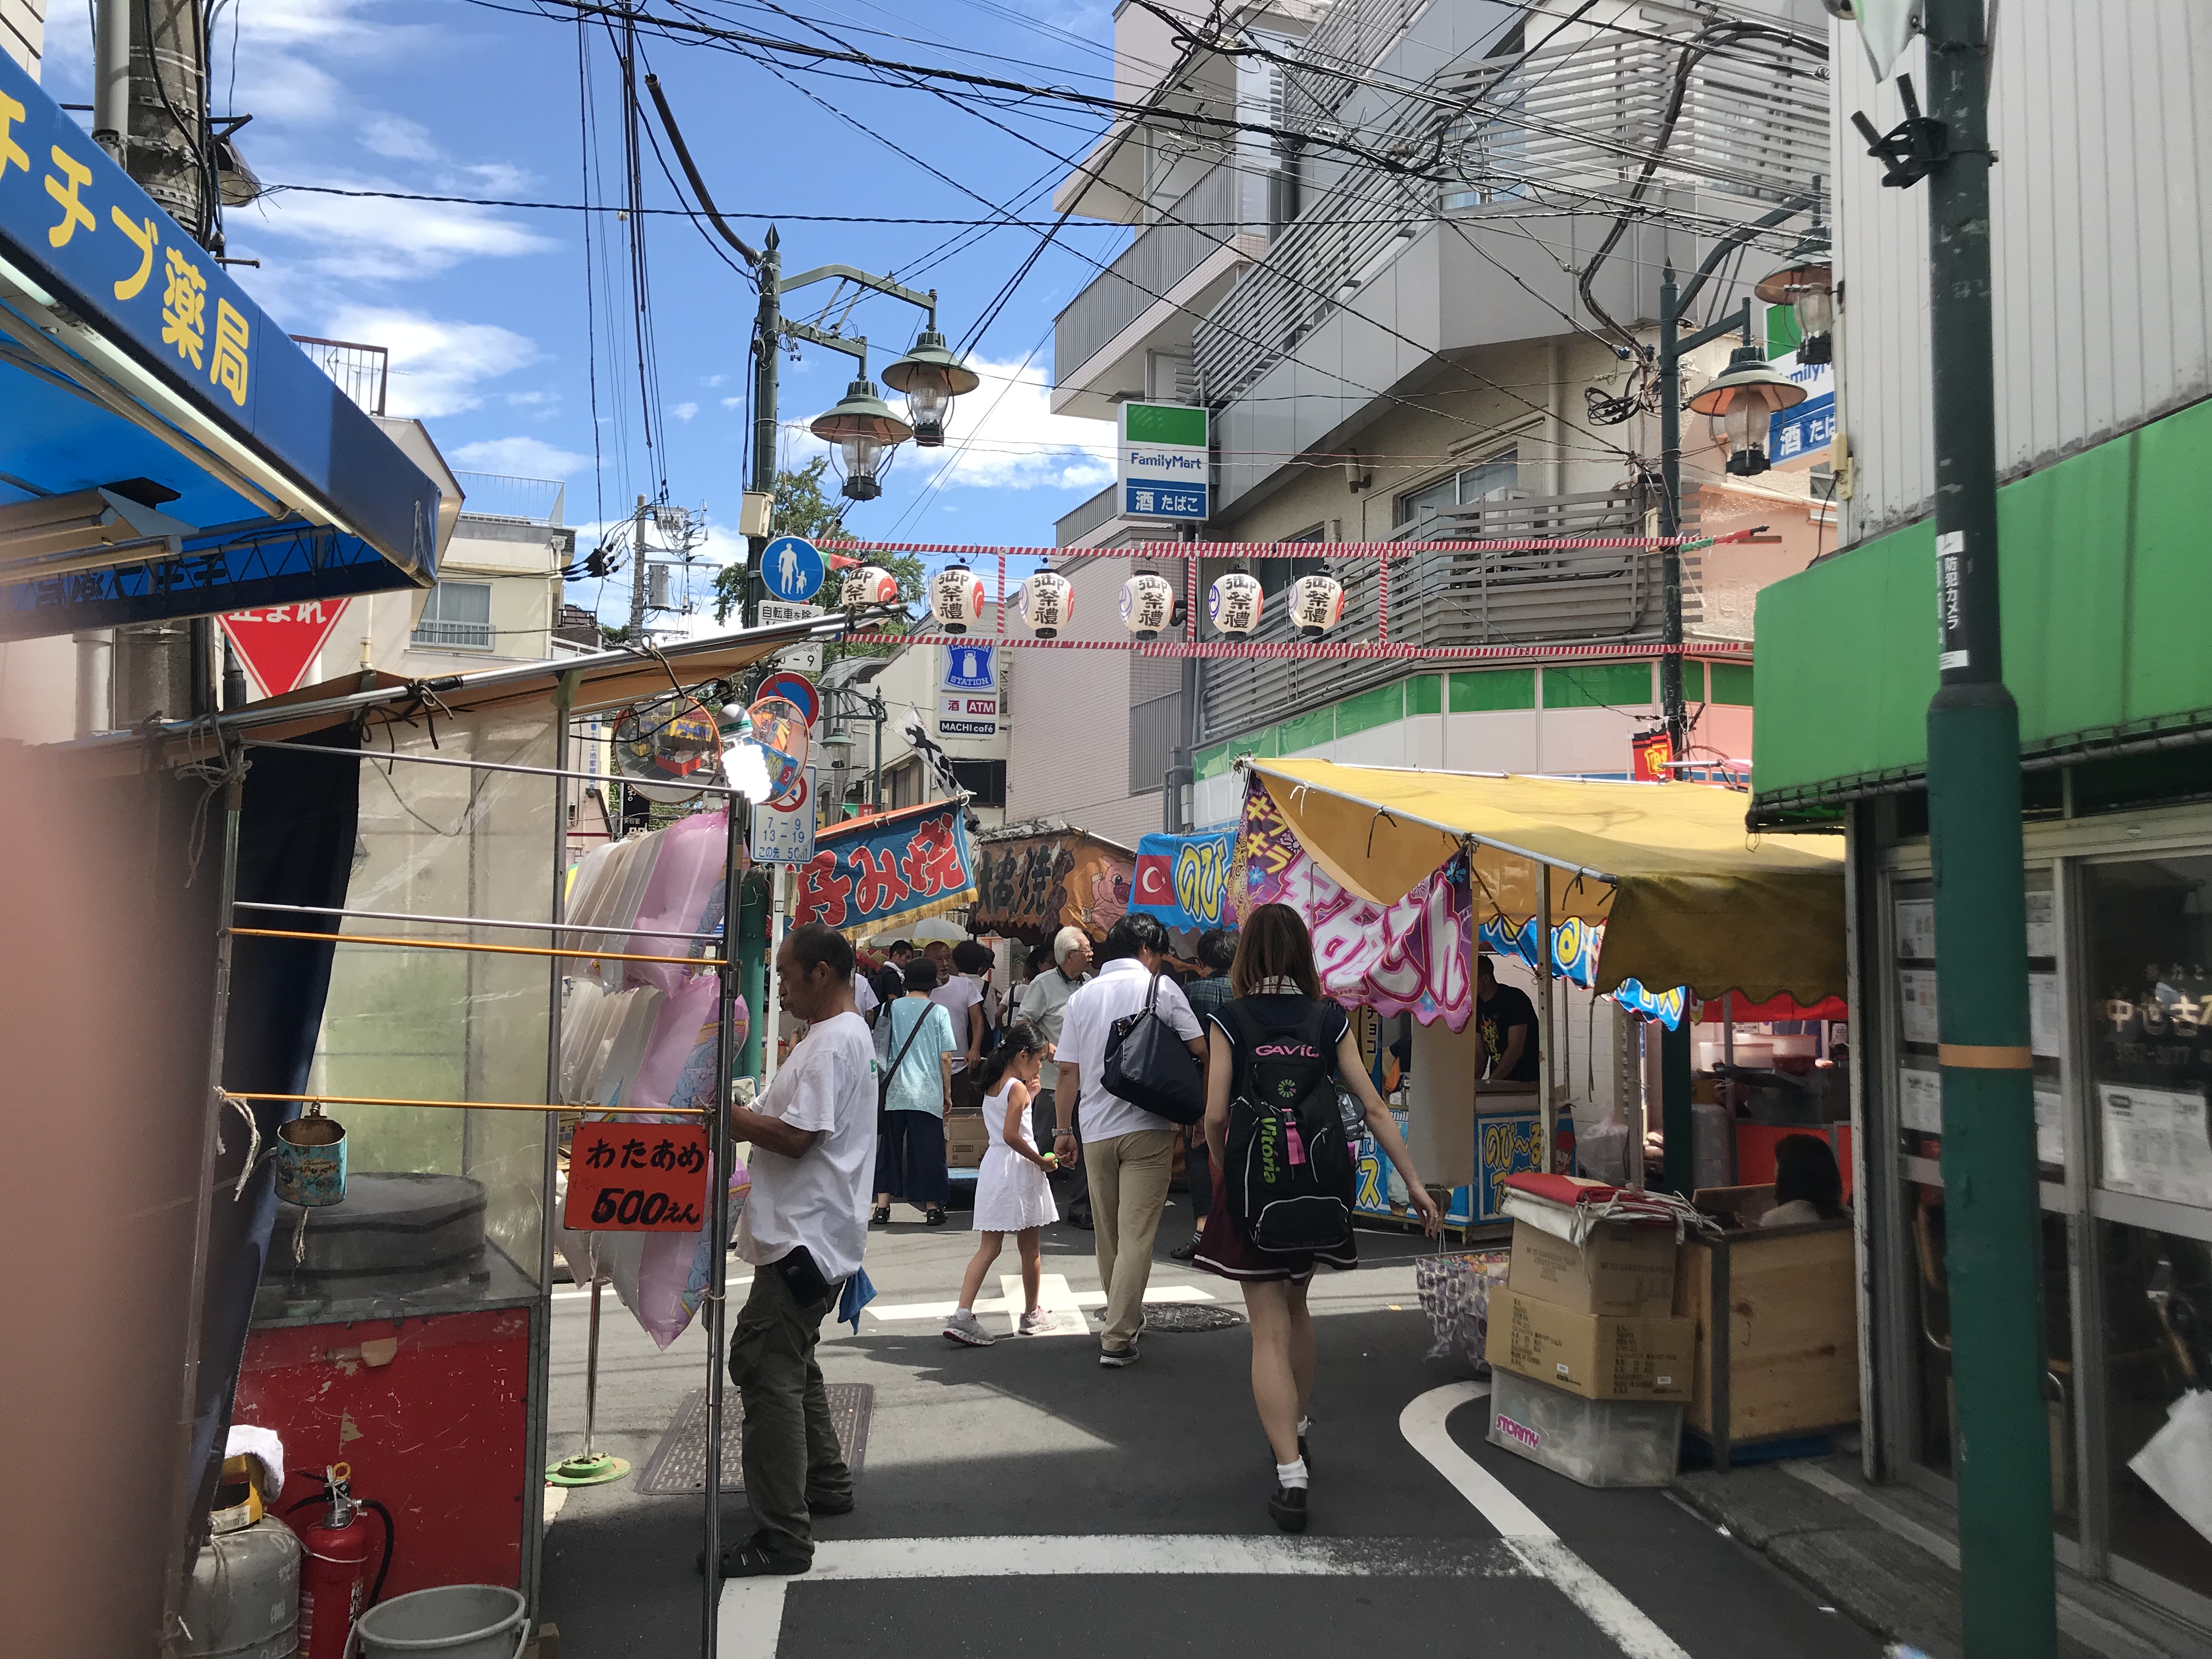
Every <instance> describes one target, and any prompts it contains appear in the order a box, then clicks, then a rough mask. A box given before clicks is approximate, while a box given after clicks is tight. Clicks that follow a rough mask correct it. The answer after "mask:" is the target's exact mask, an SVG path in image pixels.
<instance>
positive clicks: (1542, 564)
mask: <svg viewBox="0 0 2212 1659" xmlns="http://www.w3.org/2000/svg"><path fill="white" fill-rule="evenodd" d="M1650 505H1651V503H1650V501H1649V500H1648V499H1647V498H1646V497H1645V495H1644V492H1642V491H1641V490H1639V489H1634V488H1632V487H1630V488H1624V489H1618V490H1613V491H1610V492H1607V493H1604V494H1597V495H1539V496H1528V497H1524V498H1522V499H1518V500H1500V501H1478V502H1474V503H1471V504H1469V505H1468V506H1464V507H1449V508H1446V509H1444V510H1443V511H1442V512H1440V513H1434V514H1431V515H1425V516H1424V517H1422V518H1421V519H1419V520H1415V521H1414V522H1413V523H1412V524H1408V525H1406V526H1401V528H1400V530H1399V531H1398V532H1397V533H1396V534H1395V536H1394V537H1393V538H1391V539H1393V540H1396V541H1420V542H1428V541H1475V540H1527V539H1530V538H1537V537H1547V538H1560V539H1577V538H1599V537H1616V536H1640V535H1643V534H1644V533H1646V532H1645V530H1644V525H1645V519H1646V513H1647V509H1648V508H1649V507H1650ZM1683 513H1684V518H1685V520H1686V522H1687V527H1688V531H1689V533H1692V534H1694V533H1695V522H1696V507H1695V502H1694V497H1692V498H1691V499H1688V500H1686V501H1685V502H1684V507H1683ZM1662 563H1663V560H1662V555H1661V554H1660V553H1659V552H1658V551H1657V550H1654V549H1648V548H1567V547H1562V548H1558V549H1549V548H1537V549H1534V550H1525V551H1523V550H1516V551H1511V552H1499V551H1490V550H1476V551H1468V552H1449V551H1445V550H1441V549H1425V550H1421V551H1419V552H1417V553H1414V554H1412V555H1410V556H1407V557H1406V558H1403V559H1396V560H1393V561H1392V562H1391V565H1390V640H1391V642H1392V643H1393V644H1402V645H1411V646H1419V647H1426V648H1430V649H1436V650H1442V649H1446V648H1449V647H1463V646H1504V647H1515V646H1523V647H1527V648H1528V651H1529V652H1530V653H1532V654H1534V653H1540V652H1541V651H1542V650H1543V649H1544V648H1545V647H1547V646H1556V645H1566V644H1573V645H1607V644H1613V643H1616V642H1617V643H1619V644H1620V645H1621V646H1622V647H1624V648H1626V649H1629V650H1633V649H1634V648H1635V647H1638V646H1639V645H1640V646H1644V647H1649V646H1650V645H1652V644H1655V643H1656V642H1657V641H1659V639H1660V638H1661V637H1662V603H1663V586H1662V583H1663V571H1662ZM1698 563H1699V562H1698V558H1697V556H1696V555H1694V554H1691V555H1687V556H1685V557H1684V559H1683V562H1682V564H1683V569H1682V616H1683V622H1684V624H1685V626H1686V627H1694V626H1695V625H1696V624H1697V623H1698V622H1699V620H1700V618H1701V617H1702V614H1703V607H1702V605H1701V601H1700V597H1699V588H1698ZM1376 564H1377V561H1376V560H1373V559H1344V560H1339V561H1335V562H1332V563H1331V565H1330V567H1329V568H1330V569H1331V571H1332V573H1333V574H1334V575H1335V577H1336V579H1337V580H1339V581H1340V582H1342V583H1343V584H1344V588H1345V599H1344V615H1345V622H1344V624H1343V626H1342V627H1341V629H1340V630H1339V632H1340V636H1341V637H1343V638H1345V639H1346V640H1360V639H1366V640H1372V639H1373V638H1374V637H1375V632H1376V630H1375V619H1376V610H1377V592H1376V587H1377V581H1376ZM1289 612H1290V607H1289V605H1288V604H1287V603H1285V599H1283V598H1281V597H1278V598H1276V599H1271V600H1270V601H1269V603H1268V605H1267V610H1266V611H1265V612H1264V613H1263V615H1262V617H1261V625H1260V627H1259V628H1258V629H1255V631H1254V633H1253V635H1252V637H1253V638H1254V639H1256V640H1270V641H1285V640H1288V639H1289V638H1290V637H1291V625H1290V615H1289ZM1418 668H1419V661H1418V659H1415V660H1408V659H1405V658H1381V659H1374V660H1370V661H1365V662H1363V661H1359V660H1358V659H1352V660H1343V659H1331V660H1325V661H1299V660H1294V659H1261V658H1249V657H1237V658H1208V659H1204V660H1203V661H1201V663H1200V668H1199V686H1200V693H1199V695H1200V726H1201V737H1200V741H1202V742H1207V743H1211V742H1215V741H1218V739H1220V738H1225V737H1232V736H1235V735H1236V734H1237V733H1238V732H1249V731H1252V730H1255V729H1256V728H1257V727H1260V726H1265V725H1267V724H1268V723H1270V722H1271V721H1274V720H1281V719H1283V718H1284V717H1285V715H1288V714H1297V713H1299V712H1301V711H1303V710H1304V709H1306V708H1313V707H1316V706H1318V705H1319V704H1322V703H1324V702H1332V701H1334V699H1336V698H1339V697H1342V696H1346V695H1347V694H1349V693H1351V692H1354V691H1362V690H1367V689H1368V688H1369V687H1370V686H1376V685H1383V684H1388V683H1389V682H1390V681H1392V680H1395V679H1401V678H1404V677H1405V676H1406V675H1407V673H1409V672H1412V671H1415V670H1417V669H1418Z"/></svg>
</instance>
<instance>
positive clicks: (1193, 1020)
mask: <svg viewBox="0 0 2212 1659" xmlns="http://www.w3.org/2000/svg"><path fill="white" fill-rule="evenodd" d="M1167 955H1168V930H1167V929H1166V928H1165V927H1163V926H1161V924H1160V921H1159V919H1158V917H1157V916H1151V915H1144V914H1142V913H1141V912H1136V911H1132V912H1130V913H1129V914H1127V915H1124V916H1123V917H1122V918H1121V920H1120V921H1117V922H1115V924H1114V926H1113V927H1112V929H1111V930H1110V931H1109V932H1108V933H1107V935H1106V942H1105V943H1104V944H1103V945H1100V946H1099V948H1098V960H1099V967H1098V977H1097V978H1096V979H1094V980H1092V981H1091V982H1090V983H1089V984H1087V985H1085V986H1084V987H1081V988H1080V989H1079V990H1078V991H1077V992H1076V993H1075V994H1073V996H1071V997H1069V998H1068V1000H1067V1015H1066V1020H1065V1021H1064V1023H1063V1024H1062V1025H1061V1027H1060V1048H1059V1053H1058V1055H1057V1060H1058V1062H1059V1066H1060V1083H1059V1087H1058V1088H1057V1089H1056V1090H1055V1091H1054V1096H1053V1103H1054V1114H1055V1118H1056V1122H1055V1126H1054V1127H1055V1136H1054V1142H1053V1150H1054V1152H1057V1153H1058V1154H1059V1155H1060V1162H1061V1163H1062V1164H1073V1163H1076V1162H1077V1161H1078V1159H1080V1166H1081V1168H1082V1169H1083V1170H1084V1171H1085V1178H1086V1180H1087V1181H1088V1182H1089V1185H1090V1192H1091V1237H1092V1238H1093V1239H1094V1241H1095V1243H1096V1249H1097V1256H1098V1280H1099V1283H1100V1285H1103V1287H1104V1289H1105V1291H1106V1328H1105V1330H1104V1332H1103V1333H1102V1334H1101V1336H1100V1339H1099V1348H1098V1363H1099V1364H1102V1365H1105V1366H1109V1367H1112V1366H1121V1365H1128V1364H1134V1363H1135V1361H1136V1358H1137V1333H1138V1330H1139V1328H1140V1327H1141V1326H1142V1324H1143V1322H1144V1314H1145V1287H1146V1285H1148V1284H1149V1283H1150V1282H1151V1280H1152V1240H1153V1238H1154V1237H1155V1236H1156V1235H1157V1234H1158V1231H1159V1227H1160V1213H1161V1212H1162V1211H1163V1210H1164V1209H1165V1208H1166V1207H1167V1200H1168V1178H1169V1175H1170V1170H1171V1169H1172V1167H1173V1164H1174V1160H1175V1143H1176V1136H1177V1135H1178V1133H1180V1131H1179V1129H1178V1127H1177V1125H1178V1123H1181V1122H1193V1121H1196V1120H1197V1118H1198V1116H1199V1115H1201V1114H1202V1113H1203V1112H1204V1110H1205V1069H1204V1062H1205V1056H1206V1045H1205V1042H1204V1041H1203V1039H1202V1037H1201V1035H1200V1028H1199V1024H1198V1018H1197V1016H1195V1015H1194V1014H1193V1013H1192V1012H1191V1011H1190V1004H1189V1002H1188V1000H1186V999H1185V998H1184V996H1183V994H1182V987H1180V986H1178V985H1176V982H1175V981H1173V980H1172V979H1170V978H1168V977H1167V976H1166V975H1163V974H1161V972H1160V968H1161V965H1162V964H1163V963H1164V962H1165V961H1166V960H1167ZM1117 1027H1119V1028H1120V1029H1119V1030H1117V1029H1116V1028H1117ZM1186 1054H1188V1069H1187V1071H1185V1070H1181V1069H1178V1068H1180V1067H1182V1063H1183V1056H1184V1055H1186ZM1109 1061H1110V1063H1111V1065H1112V1066H1113V1071H1114V1075H1115V1079H1117V1080H1118V1081H1120V1082H1121V1090H1122V1091H1120V1092H1117V1091H1115V1090H1113V1089H1110V1088H1109V1086H1108V1077H1109ZM1132 1096H1134V1097H1138V1098H1142V1099H1144V1100H1146V1102H1147V1103H1150V1104H1152V1105H1154V1106H1164V1107H1167V1108H1169V1109H1171V1110H1175V1111H1176V1112H1177V1113H1178V1114H1179V1115H1177V1116H1173V1117H1170V1116H1163V1115H1161V1114H1160V1113H1159V1112H1158V1111H1150V1110H1146V1107H1145V1106H1144V1105H1140V1104H1139V1103H1137V1098H1132ZM1078 1103H1080V1106H1078ZM1186 1110H1187V1111H1188V1114H1189V1115H1188V1116H1182V1115H1180V1114H1181V1113H1182V1112H1183V1111H1186ZM1071 1117H1074V1118H1076V1119H1077V1121H1079V1122H1080V1124H1081V1126H1082V1134H1083V1139H1082V1144H1081V1146H1080V1148H1079V1147H1078V1146H1077V1143H1076V1139H1075V1133H1074V1129H1073V1125H1072V1124H1071V1121H1070V1120H1071Z"/></svg>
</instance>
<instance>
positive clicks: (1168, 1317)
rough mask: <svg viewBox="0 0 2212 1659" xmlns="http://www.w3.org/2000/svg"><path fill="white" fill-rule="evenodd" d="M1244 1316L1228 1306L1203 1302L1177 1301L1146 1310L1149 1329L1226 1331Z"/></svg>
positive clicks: (1146, 1323)
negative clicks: (1210, 1304)
mask: <svg viewBox="0 0 2212 1659" xmlns="http://www.w3.org/2000/svg"><path fill="white" fill-rule="evenodd" d="M1243 1322H1244V1316H1243V1314H1241V1313H1237V1312H1236V1311H1234V1310H1231V1309H1228V1308H1209V1307H1207V1306H1206V1305H1205V1304H1202V1303H1190V1302H1176V1303H1170V1304H1167V1305H1165V1306H1164V1307H1163V1306H1153V1307H1149V1308H1146V1310H1145V1328H1146V1330H1148V1331H1225V1330H1227V1329H1228V1328H1230V1327H1231V1326H1232V1325H1242V1324H1243Z"/></svg>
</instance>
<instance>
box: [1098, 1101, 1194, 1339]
mask: <svg viewBox="0 0 2212 1659" xmlns="http://www.w3.org/2000/svg"><path fill="white" fill-rule="evenodd" d="M1175 1140H1176V1131H1175V1130H1173V1129H1140V1130H1139V1131H1138V1132H1137V1133H1134V1134H1127V1135H1115V1137H1114V1138H1113V1139H1110V1140H1086V1141H1085V1142H1084V1143H1083V1167H1084V1168H1085V1170H1089V1171H1090V1172H1091V1237H1092V1239H1093V1240H1094V1241H1095V1242H1096V1243H1097V1247H1098V1282H1099V1283H1100V1284H1101V1285H1104V1286H1105V1287H1106V1330H1105V1334H1104V1335H1103V1338H1102V1339H1101V1340H1102V1341H1103V1343H1104V1346H1107V1347H1109V1348H1111V1349H1114V1350H1115V1351H1116V1352H1118V1351H1120V1350H1121V1349H1123V1348H1126V1347H1127V1346H1129V1345H1130V1344H1131V1343H1132V1342H1134V1341H1135V1340H1137V1328H1138V1327H1139V1325H1141V1324H1142V1323H1143V1322H1144V1318H1145V1286H1146V1285H1147V1284H1149V1283H1150V1282H1151V1281H1152V1238H1153V1236H1154V1235H1155V1234H1157V1233H1158V1231H1159V1230H1160V1212H1161V1211H1162V1210H1164V1209H1165V1208H1166V1207H1167V1202H1168V1176H1169V1172H1170V1170H1171V1169H1172V1167H1173V1165H1174V1161H1175Z"/></svg>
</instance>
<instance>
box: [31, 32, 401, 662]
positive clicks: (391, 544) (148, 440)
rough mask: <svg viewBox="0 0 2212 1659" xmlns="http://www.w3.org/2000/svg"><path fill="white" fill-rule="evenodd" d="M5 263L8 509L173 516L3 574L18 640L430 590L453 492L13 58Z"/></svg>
mask: <svg viewBox="0 0 2212 1659" xmlns="http://www.w3.org/2000/svg"><path fill="white" fill-rule="evenodd" d="M0 261H3V262H4V266H3V267H0V335H4V336H5V337H7V342H8V344H9V350H8V353H7V356H6V358H5V359H0V472H4V473H6V474H7V475H9V476H8V478H7V480H6V483H8V484H9V486H10V487H11V493H9V494H8V495H0V502H5V503H12V504H19V505H20V504H21V502H22V501H31V500H38V499H42V498H44V497H46V496H48V495H70V494H72V493H75V492H77V491H81V490H88V489H110V490H111V491H112V492H114V493H117V494H119V495H123V496H125V498H126V499H128V500H131V501H136V502H137V504H138V505H139V506H140V507H154V508H157V509H158V511H159V512H160V513H161V514H162V515H164V517H165V518H166V519H167V520H174V521H176V522H175V524H174V525H173V526H171V527H170V533H171V537H172V539H171V540H169V541H168V542H167V544H162V543H161V541H159V540H158V539H157V540H155V542H154V544H153V545H154V548H155V550H154V551H152V552H151V553H149V555H148V556H146V557H144V558H142V559H139V560H138V561H137V562H131V563H102V562H99V561H97V560H94V559H90V558H88V559H85V560H82V561H71V560H61V561H58V568H57V569H55V570H54V571H52V572H51V573H48V572H33V573H31V574H29V575H28V576H27V579H25V580H17V581H15V582H14V583H13V584H11V585H8V586H0V637H6V636H10V635H30V634H42V633H55V632H59V631H62V630H64V629H70V628H82V627H97V626H103V625H106V624H109V623H118V622H134V621H145V620H149V619H152V618H155V617H164V616H190V615H197V614H205V613H208V612H210V611H232V610H241V609H247V608H252V607H257V606H261V605H276V604H286V603H291V602H295V601H298V600H301V599H328V598H336V597H339V596H342V595H345V594H349V593H361V592H374V591H377V590H379V589H383V588H392V587H402V586H428V583H429V581H430V580H431V579H432V577H433V576H434V574H435V562H436V549H437V529H438V506H439V496H438V489H437V486H436V485H435V483H432V482H431V480H430V479H429V478H428V477H425V476H424V475H423V473H422V471H421V469H420V468H418V467H417V466H416V465H415V464H414V463H413V462H412V461H410V459H408V458H407V457H406V455H405V454H404V453H402V452H401V450H400V449H399V447H398V445H397V444H395V443H394V442H393V441H392V439H391V438H389V437H387V436H386V435H385V433H384V432H383V431H382V430H381V429H380V428H379V427H378V426H377V424H376V422H375V420H374V418H373V417H372V416H369V415H368V413H366V412H365V411H364V410H362V409H361V408H359V407H358V406H357V405H356V404H355V403H354V402H353V401H352V400H351V399H350V398H348V397H347V396H346V395H345V394H344V393H343V392H341V391H340V390H339V389H338V387H337V386H336V385H334V384H333V383H332V382H331V380H330V378H329V376H327V375H326V374H324V373H323V372H322V371H321V370H320V369H319V368H317V367H316V366H315V364H314V362H313V361H312V360H310V359H309V358H308V356H307V354H306V353H305V352H303V351H301V349H300V348H299V347H298V346H297V345H295V343H293V342H292V340H291V339H290V338H289V337H288V336H287V335H286V334H285V332H284V331H283V329H282V328H281V327H279V326H278V325H276V323H275V322H274V321H272V320H271V319H270V318H269V316H268V315H267V313H264V312H263V311H262V309H261V307H259V306H258V305H256V304H255V303H254V302H253V301H252V299H251V298H249V297H248V296H247V295H246V291H245V290H244V289H241V288H240V287H239V285H238V284H237V283H234V281H232V280H231V278H230V277H229V276H228V274H226V272H225V271H224V270H223V268H222V265H220V264H217V263H216V258H215V256H214V255H213V254H212V253H210V252H208V251H207V250H206V249H204V248H203V247H201V246H199V244H198V243H197V242H196V241H194V240H192V238H191V235H190V234H187V233H186V232H185V230H184V228H182V227H181V226H179V224H178V223H177V222H176V221H175V220H173V219H172V218H170V217H169V216H168V215H167V213H166V212H164V211H163V210H161V208H160V207H158V206H156V205H155V203H154V201H153V199H152V198H151V197H149V196H148V195H147V194H146V192H145V191H143V190H142V189H140V188H139V186H138V185H137V184H136V183H135V182H134V181H133V180H132V179H131V178H130V177H129V176H128V175H127V174H125V173H124V171H123V170H122V169H121V168H120V167H118V166H116V164H115V163H114V161H112V159H110V157H109V156H108V155H107V153H106V151H105V150H103V149H100V146H99V145H97V144H95V143H93V141H92V139H91V138H90V137H88V135H87V134H86V132H85V131H84V129H83V128H82V126H80V125H78V124H77V123H76V121H75V120H73V119H72V118H70V116H69V115H68V114H67V113H66V112H64V111H63V110H62V109H61V108H60V106H58V105H57V104H55V103H54V102H53V101H52V99H50V98H49V97H48V96H47V95H46V93H45V92H44V91H42V90H41V89H40V87H39V85H38V83H37V82H34V81H33V80H32V79H31V78H30V77H29V76H27V74H25V73H24V71H23V70H21V68H20V67H18V66H17V64H15V62H14V61H13V60H12V59H10V58H7V57H5V56H4V55H0ZM73 564H74V565H81V566H91V567H93V568H70V566H71V565H73Z"/></svg>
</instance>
